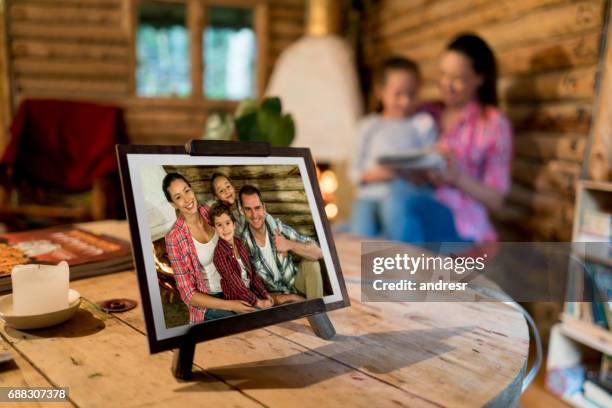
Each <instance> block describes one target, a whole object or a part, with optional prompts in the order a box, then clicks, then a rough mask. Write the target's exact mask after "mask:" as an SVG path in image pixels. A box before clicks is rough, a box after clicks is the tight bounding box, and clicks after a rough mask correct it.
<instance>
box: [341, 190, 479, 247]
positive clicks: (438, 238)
mask: <svg viewBox="0 0 612 408" xmlns="http://www.w3.org/2000/svg"><path fill="white" fill-rule="evenodd" d="M390 187H391V188H390V194H389V196H388V197H381V198H380V199H377V200H373V199H363V200H358V201H356V202H355V204H354V205H353V214H352V217H351V232H352V233H355V234H358V235H363V236H366V237H380V236H382V237H383V238H385V239H388V240H393V241H401V242H407V243H412V244H422V243H426V242H432V243H433V242H470V241H469V240H465V239H463V238H461V237H460V236H459V233H458V232H457V229H456V228H455V219H454V216H453V214H452V212H451V210H450V209H449V208H448V207H447V206H446V205H444V204H442V203H440V202H439V201H438V200H436V198H435V197H434V195H433V190H432V189H430V188H425V187H416V186H414V185H412V184H410V183H407V182H404V181H401V180H393V181H392V182H391V183H390Z"/></svg>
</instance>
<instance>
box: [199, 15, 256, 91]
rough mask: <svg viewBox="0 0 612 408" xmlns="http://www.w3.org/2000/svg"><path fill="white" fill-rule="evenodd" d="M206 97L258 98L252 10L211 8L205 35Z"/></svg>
mask: <svg viewBox="0 0 612 408" xmlns="http://www.w3.org/2000/svg"><path fill="white" fill-rule="evenodd" d="M202 43H203V44H204V60H203V63H204V64H203V66H204V67H205V68H204V94H205V96H206V97H207V98H209V99H232V100H235V99H244V98H252V97H253V96H254V94H255V91H254V85H255V84H254V82H255V76H254V71H255V32H254V30H253V10H251V9H247V8H237V7H218V6H213V7H209V8H208V24H207V25H206V27H205V29H204V33H203V40H202Z"/></svg>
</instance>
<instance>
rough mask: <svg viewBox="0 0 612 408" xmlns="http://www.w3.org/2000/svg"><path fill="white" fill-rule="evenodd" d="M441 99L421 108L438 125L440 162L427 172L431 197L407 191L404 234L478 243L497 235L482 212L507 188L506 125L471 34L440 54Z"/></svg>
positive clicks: (491, 66) (479, 43) (490, 61)
mask: <svg viewBox="0 0 612 408" xmlns="http://www.w3.org/2000/svg"><path fill="white" fill-rule="evenodd" d="M440 71H441V76H440V80H439V88H440V95H441V102H440V103H437V104H432V105H430V106H427V107H425V110H427V111H429V113H431V114H432V115H433V116H434V118H435V119H436V122H437V123H438V127H439V129H440V139H439V142H438V150H439V151H440V153H442V154H443V156H444V157H445V162H446V166H445V168H444V169H440V170H432V171H429V172H428V173H427V178H428V179H429V181H430V182H432V183H433V184H434V185H435V186H436V192H435V195H434V197H427V196H426V195H422V196H418V195H417V196H412V197H410V198H409V199H408V201H407V202H406V203H403V204H401V205H402V206H405V208H406V209H407V213H408V215H407V220H406V228H405V231H406V236H405V237H404V239H405V241H407V242H413V243H422V242H461V241H463V242H470V241H471V242H486V241H495V240H496V239H497V236H496V233H495V229H494V228H493V226H492V224H491V221H490V219H489V214H488V213H489V212H491V211H498V210H500V209H501V208H502V206H503V203H504V200H505V196H506V194H507V193H508V191H509V189H510V161H511V157H512V131H511V128H510V123H509V121H508V119H507V118H506V116H505V115H504V114H503V113H502V112H501V111H500V110H499V109H498V108H497V91H496V82H497V68H496V62H495V56H494V55H493V52H492V51H491V49H490V48H489V46H488V45H487V44H486V43H485V42H484V41H483V40H482V39H481V38H480V37H478V36H476V35H471V34H464V35H460V36H458V37H457V38H455V39H454V40H453V41H452V42H451V43H450V44H449V45H448V46H447V48H446V50H445V52H444V53H443V54H442V57H441V59H440Z"/></svg>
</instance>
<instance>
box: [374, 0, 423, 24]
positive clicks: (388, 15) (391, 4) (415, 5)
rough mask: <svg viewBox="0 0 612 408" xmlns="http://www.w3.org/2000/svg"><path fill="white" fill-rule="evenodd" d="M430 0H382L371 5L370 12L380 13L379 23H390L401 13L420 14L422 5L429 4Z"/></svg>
mask: <svg viewBox="0 0 612 408" xmlns="http://www.w3.org/2000/svg"><path fill="white" fill-rule="evenodd" d="M429 3H430V1H429V0H412V1H389V0H382V1H380V2H378V3H375V4H373V5H372V6H371V8H370V10H368V11H369V13H370V14H373V15H378V19H377V20H376V21H377V22H378V23H379V24H386V23H389V22H390V21H391V20H393V19H395V18H396V17H398V16H399V15H403V14H408V13H414V14H418V13H419V11H420V9H421V7H423V6H425V5H427V4H429Z"/></svg>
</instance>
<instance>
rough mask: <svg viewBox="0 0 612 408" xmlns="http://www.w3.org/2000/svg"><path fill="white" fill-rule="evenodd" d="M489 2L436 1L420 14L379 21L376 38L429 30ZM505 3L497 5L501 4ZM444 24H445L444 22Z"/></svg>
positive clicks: (421, 10) (464, 0)
mask: <svg viewBox="0 0 612 408" xmlns="http://www.w3.org/2000/svg"><path fill="white" fill-rule="evenodd" d="M487 3H489V4H491V3H490V2H487V0H443V1H435V2H431V3H429V4H427V5H426V6H425V7H423V8H422V9H420V10H419V11H418V12H414V11H409V12H398V13H396V14H395V16H394V18H393V19H390V20H389V21H386V22H384V23H382V22H381V21H377V23H378V24H377V25H376V28H374V30H373V31H374V32H375V35H374V38H375V39H376V40H378V39H383V38H388V37H396V36H399V35H401V34H402V33H405V32H408V31H417V30H419V29H420V28H424V27H425V28H427V26H428V25H430V26H435V25H437V24H440V23H441V22H440V21H438V20H441V19H443V18H444V17H457V16H460V15H463V14H466V13H465V12H474V11H478V10H479V7H481V6H482V5H483V4H484V5H486V4H487ZM500 3H503V2H497V3H495V4H496V5H497V4H500ZM442 23H444V22H442Z"/></svg>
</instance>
